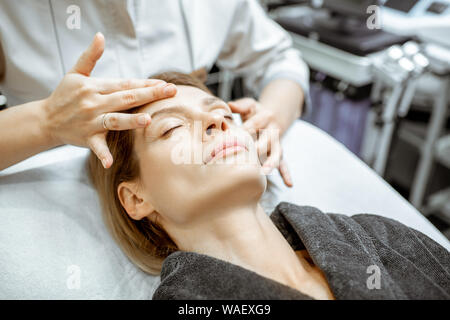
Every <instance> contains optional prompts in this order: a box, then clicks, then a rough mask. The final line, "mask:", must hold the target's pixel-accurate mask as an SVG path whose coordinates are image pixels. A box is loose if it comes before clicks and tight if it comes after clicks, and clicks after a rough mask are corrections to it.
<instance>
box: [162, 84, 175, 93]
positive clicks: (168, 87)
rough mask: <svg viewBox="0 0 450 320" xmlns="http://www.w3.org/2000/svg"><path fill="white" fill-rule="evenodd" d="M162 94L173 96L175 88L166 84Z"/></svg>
mask: <svg viewBox="0 0 450 320" xmlns="http://www.w3.org/2000/svg"><path fill="white" fill-rule="evenodd" d="M163 92H164V94H174V93H175V86H174V85H173V84H168V85H167V86H166V87H165V88H164V90H163Z"/></svg>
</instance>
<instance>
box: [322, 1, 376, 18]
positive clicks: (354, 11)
mask: <svg viewBox="0 0 450 320" xmlns="http://www.w3.org/2000/svg"><path fill="white" fill-rule="evenodd" d="M374 4H375V5H376V4H379V1H378V0H323V1H322V6H323V7H324V8H327V9H330V10H331V11H333V12H336V13H341V14H343V15H351V16H357V17H366V16H367V15H368V13H367V7H369V6H371V5H374Z"/></svg>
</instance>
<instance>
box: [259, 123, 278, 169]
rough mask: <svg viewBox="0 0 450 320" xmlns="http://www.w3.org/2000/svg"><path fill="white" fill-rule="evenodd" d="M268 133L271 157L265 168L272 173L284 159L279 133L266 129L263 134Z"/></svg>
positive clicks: (266, 161) (268, 158) (264, 163)
mask: <svg viewBox="0 0 450 320" xmlns="http://www.w3.org/2000/svg"><path fill="white" fill-rule="evenodd" d="M265 132H267V135H268V137H269V138H270V140H269V141H268V142H267V146H268V150H269V151H268V154H269V156H268V157H267V159H266V160H265V161H264V162H263V167H265V170H266V171H268V172H269V173H270V171H272V170H273V169H274V168H278V167H279V165H280V160H281V157H282V154H283V153H282V151H281V144H280V140H279V135H278V132H276V131H275V130H273V129H266V130H264V132H263V133H265Z"/></svg>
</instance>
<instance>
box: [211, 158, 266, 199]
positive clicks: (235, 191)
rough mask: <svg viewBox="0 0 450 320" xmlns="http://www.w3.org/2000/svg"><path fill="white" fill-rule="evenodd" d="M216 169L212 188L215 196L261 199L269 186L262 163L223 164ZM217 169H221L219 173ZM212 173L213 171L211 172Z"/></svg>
mask: <svg viewBox="0 0 450 320" xmlns="http://www.w3.org/2000/svg"><path fill="white" fill-rule="evenodd" d="M214 169H215V170H214V171H216V172H215V173H216V174H214V175H211V176H215V177H217V178H214V181H213V183H211V184H210V186H209V187H210V190H211V191H212V194H215V195H214V198H216V199H218V198H220V197H222V198H224V199H225V198H226V199H230V200H231V199H235V200H236V201H239V200H241V199H242V200H244V201H245V200H249V199H255V201H259V199H260V198H261V196H262V194H263V193H264V191H265V190H266V187H267V178H266V176H265V175H264V174H263V173H262V171H261V166H260V165H254V164H240V165H226V164H225V165H222V166H218V167H216V168H214ZM217 171H221V172H220V173H218V172H217ZM211 173H212V172H211Z"/></svg>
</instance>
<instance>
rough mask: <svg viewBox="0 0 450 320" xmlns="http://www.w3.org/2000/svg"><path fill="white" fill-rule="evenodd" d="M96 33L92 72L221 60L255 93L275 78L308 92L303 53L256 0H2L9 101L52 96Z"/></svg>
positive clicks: (4, 88)
mask: <svg viewBox="0 0 450 320" xmlns="http://www.w3.org/2000/svg"><path fill="white" fill-rule="evenodd" d="M70 5H76V6H78V7H79V8H80V28H79V29H77V28H73V29H71V28H69V27H68V26H67V22H68V20H70V19H71V17H72V19H73V11H72V12H69V13H68V12H67V10H68V8H69V6H70ZM70 21H72V22H73V21H74V20H70ZM70 21H69V22H70ZM69 25H70V23H69ZM73 25H74V24H72V26H73ZM97 31H101V32H102V33H103V34H104V35H105V38H106V49H105V52H104V54H103V56H102V58H101V59H100V60H99V62H98V63H97V65H96V67H95V69H94V72H93V73H92V76H94V77H114V78H119V77H120V78H133V77H134V78H147V77H149V76H151V75H152V74H156V73H159V72H161V71H170V70H177V71H181V72H187V73H189V72H192V71H194V70H197V69H200V68H206V70H207V71H208V70H210V69H211V67H212V66H213V64H214V63H215V62H216V63H217V65H218V66H219V67H220V68H224V69H228V70H231V71H233V72H235V73H236V74H237V75H242V76H243V77H244V83H245V85H246V87H247V88H249V89H250V90H253V93H254V95H255V96H256V97H257V96H258V94H259V93H260V91H261V90H262V88H264V86H265V85H266V84H267V83H268V82H270V81H271V80H273V79H275V78H288V79H292V80H294V81H296V82H298V83H299V84H300V85H301V86H302V87H303V89H304V91H305V92H307V91H308V77H309V74H308V68H307V66H306V65H305V63H304V62H303V61H302V59H301V57H300V53H299V52H298V51H297V50H295V49H293V48H292V47H291V44H292V41H291V39H290V37H289V35H288V34H287V33H286V32H285V31H284V30H283V29H282V28H281V27H279V26H278V25H277V24H276V23H275V22H273V21H272V20H271V19H269V18H268V17H267V16H266V14H265V12H264V11H263V9H262V8H261V7H260V5H259V3H258V2H257V1H256V0H248V1H245V0H189V1H188V0H164V1H163V0H159V1H158V0H96V1H88V0H84V1H83V0H20V1H16V0H2V1H1V3H0V43H1V45H2V48H3V54H4V61H3V64H4V68H2V67H1V66H0V72H1V70H2V69H4V72H3V77H2V79H1V80H0V91H1V92H2V93H3V94H4V95H5V96H6V97H7V99H8V105H9V106H14V105H17V104H21V103H25V102H29V101H34V100H37V99H42V98H45V97H47V96H48V95H50V93H51V92H52V91H53V90H54V89H55V88H56V86H57V85H58V83H59V82H60V81H61V79H62V77H63V76H64V74H65V73H66V72H67V71H68V70H70V68H72V66H73V65H74V64H75V62H76V60H77V59H78V57H79V56H80V54H81V53H82V52H83V51H84V50H85V49H86V48H87V46H88V45H89V44H90V42H91V40H92V38H93V36H94V34H95V33H96V32H97ZM0 64H1V62H0Z"/></svg>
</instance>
